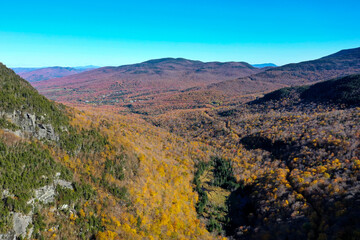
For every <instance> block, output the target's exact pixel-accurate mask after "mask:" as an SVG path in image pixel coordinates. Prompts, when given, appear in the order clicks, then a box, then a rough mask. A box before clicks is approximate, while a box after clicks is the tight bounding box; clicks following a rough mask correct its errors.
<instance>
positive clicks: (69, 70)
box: [13, 65, 97, 82]
mask: <svg viewBox="0 0 360 240" xmlns="http://www.w3.org/2000/svg"><path fill="white" fill-rule="evenodd" d="M95 68H97V67H96V66H92V65H89V66H82V67H44V68H13V70H14V71H15V73H17V74H18V75H20V76H21V77H22V78H24V79H25V80H27V81H29V82H37V81H43V80H48V79H52V78H59V77H65V76H69V75H72V74H77V73H81V72H84V71H88V70H91V69H95Z"/></svg>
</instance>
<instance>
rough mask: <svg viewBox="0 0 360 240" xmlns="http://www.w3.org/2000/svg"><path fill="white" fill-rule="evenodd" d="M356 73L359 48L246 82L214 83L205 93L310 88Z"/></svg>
mask: <svg viewBox="0 0 360 240" xmlns="http://www.w3.org/2000/svg"><path fill="white" fill-rule="evenodd" d="M356 73H360V48H354V49H347V50H342V51H339V52H337V53H335V54H332V55H329V56H326V57H323V58H320V59H316V60H312V61H306V62H300V63H293V64H287V65H284V66H281V67H276V68H271V69H268V70H266V71H264V72H260V73H258V74H255V75H252V76H249V77H245V78H238V79H234V80H228V81H223V82H220V83H214V84H211V85H209V86H208V89H209V90H217V91H222V92H224V93H226V94H233V95H241V94H243V93H244V91H245V90H244V88H245V87H246V85H244V83H249V84H252V85H255V86H256V84H264V83H267V86H266V87H261V88H259V90H262V91H271V90H275V89H276V88H279V87H278V86H280V85H283V86H296V85H302V84H310V83H314V82H318V81H324V80H329V79H332V78H337V77H342V76H346V75H350V74H356Z"/></svg>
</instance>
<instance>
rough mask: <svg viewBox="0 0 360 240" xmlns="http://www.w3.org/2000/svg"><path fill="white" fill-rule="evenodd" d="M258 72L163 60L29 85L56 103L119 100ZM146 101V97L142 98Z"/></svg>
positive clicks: (237, 66) (235, 64)
mask: <svg viewBox="0 0 360 240" xmlns="http://www.w3.org/2000/svg"><path fill="white" fill-rule="evenodd" d="M259 71H261V70H259V69H257V68H254V67H252V66H251V65H249V64H247V63H243V62H228V63H220V62H208V63H204V62H200V61H192V60H187V59H182V58H177V59H174V58H164V59H157V60H150V61H147V62H143V63H139V64H133V65H125V66H120V67H105V68H100V69H96V70H92V71H88V72H85V73H81V74H76V75H73V76H68V77H64V78H60V79H52V80H47V81H41V82H36V83H34V84H33V85H34V86H35V87H36V88H37V89H38V90H39V91H40V92H41V93H42V94H44V95H45V96H47V97H49V98H50V99H56V100H58V101H72V102H76V101H78V100H79V99H80V100H88V101H100V100H102V99H104V100H107V101H108V102H115V101H120V102H121V101H123V100H124V99H126V97H127V96H129V95H134V94H136V95H141V94H143V95H149V94H154V93H155V94H156V93H159V92H164V91H165V92H168V91H179V90H185V89H188V88H193V87H200V86H206V85H207V84H210V83H215V82H219V81H223V80H226V79H232V78H234V77H244V76H248V75H251V74H254V73H257V72H259ZM144 98H146V96H144Z"/></svg>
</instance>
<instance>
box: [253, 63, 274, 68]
mask: <svg viewBox="0 0 360 240" xmlns="http://www.w3.org/2000/svg"><path fill="white" fill-rule="evenodd" d="M252 66H253V67H256V68H264V67H277V66H276V64H274V63H261V64H252Z"/></svg>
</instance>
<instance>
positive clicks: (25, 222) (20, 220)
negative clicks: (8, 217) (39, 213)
mask: <svg viewBox="0 0 360 240" xmlns="http://www.w3.org/2000/svg"><path fill="white" fill-rule="evenodd" d="M31 222H32V219H31V215H22V214H21V213H14V215H13V229H14V231H15V234H16V236H22V237H26V230H27V227H28V226H29V224H30V223H31ZM29 235H30V236H31V234H29Z"/></svg>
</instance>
